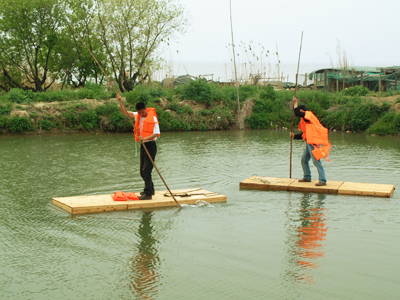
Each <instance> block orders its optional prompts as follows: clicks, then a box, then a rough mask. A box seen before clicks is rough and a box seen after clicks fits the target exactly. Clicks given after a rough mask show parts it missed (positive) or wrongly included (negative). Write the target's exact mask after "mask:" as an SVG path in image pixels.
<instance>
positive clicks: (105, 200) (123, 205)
mask: <svg viewBox="0 0 400 300" xmlns="http://www.w3.org/2000/svg"><path fill="white" fill-rule="evenodd" d="M171 192H172V193H173V194H174V196H175V199H176V200H177V201H178V202H179V204H196V202H197V201H206V202H208V203H214V202H226V196H224V195H221V194H218V193H213V192H210V191H207V190H204V189H201V188H193V189H182V190H173V191H171ZM166 194H167V195H169V193H168V192H167V191H161V192H155V195H153V199H152V200H136V201H114V200H113V199H112V198H111V194H108V195H92V196H75V197H57V198H53V199H52V200H51V202H52V203H53V204H54V205H56V206H58V207H60V208H62V209H63V210H65V211H67V212H69V213H71V214H84V213H92V212H102V211H114V210H130V209H142V208H162V207H170V206H177V204H176V203H175V201H174V199H173V198H172V197H171V196H165V195H166Z"/></svg>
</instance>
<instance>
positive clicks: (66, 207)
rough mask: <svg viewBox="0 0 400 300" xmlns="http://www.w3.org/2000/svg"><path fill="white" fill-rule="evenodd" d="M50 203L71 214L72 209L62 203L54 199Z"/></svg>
mask: <svg viewBox="0 0 400 300" xmlns="http://www.w3.org/2000/svg"><path fill="white" fill-rule="evenodd" d="M51 203H52V204H53V205H55V206H57V207H59V208H61V209H62V210H65V211H66V212H69V213H71V214H72V208H71V207H70V206H68V205H66V204H64V203H61V202H59V201H58V200H57V199H56V198H52V199H51Z"/></svg>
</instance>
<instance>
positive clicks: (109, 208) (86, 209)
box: [71, 204, 128, 215]
mask: <svg viewBox="0 0 400 300" xmlns="http://www.w3.org/2000/svg"><path fill="white" fill-rule="evenodd" d="M121 210H128V205H127V204H125V205H117V206H94V207H74V208H72V212H71V213H72V214H73V215H79V214H88V213H97V212H106V211H121Z"/></svg>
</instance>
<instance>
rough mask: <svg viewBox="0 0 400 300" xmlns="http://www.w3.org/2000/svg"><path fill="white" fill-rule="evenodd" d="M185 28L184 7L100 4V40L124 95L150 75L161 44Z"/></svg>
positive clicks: (150, 0) (126, 1)
mask: <svg viewBox="0 0 400 300" xmlns="http://www.w3.org/2000/svg"><path fill="white" fill-rule="evenodd" d="M186 24H187V19H186V18H185V16H184V11H183V7H182V6H181V5H179V4H177V3H176V2H174V1H171V0H100V1H99V8H98V32H99V36H100V38H101V40H102V43H103V46H104V47H105V49H106V53H107V55H108V60H109V62H110V68H111V70H112V72H113V75H114V77H115V80H116V81H117V83H118V86H119V89H120V90H121V91H122V92H124V91H130V90H132V89H133V88H134V87H135V86H136V85H138V84H141V83H143V82H144V81H145V80H146V79H147V78H148V77H149V76H150V75H151V73H152V72H153V71H154V70H155V69H156V68H157V66H158V58H157V51H158V50H159V47H160V44H161V43H162V41H163V40H166V39H167V38H169V37H171V36H173V35H174V34H175V33H183V32H184V30H185V26H186Z"/></svg>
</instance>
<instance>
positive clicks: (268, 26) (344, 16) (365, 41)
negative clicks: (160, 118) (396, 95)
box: [164, 0, 400, 66]
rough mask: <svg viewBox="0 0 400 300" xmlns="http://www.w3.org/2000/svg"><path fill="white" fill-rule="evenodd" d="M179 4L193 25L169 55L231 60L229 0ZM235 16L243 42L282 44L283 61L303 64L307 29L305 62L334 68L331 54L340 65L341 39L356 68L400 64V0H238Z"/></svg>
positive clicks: (236, 31) (234, 4)
mask: <svg viewBox="0 0 400 300" xmlns="http://www.w3.org/2000/svg"><path fill="white" fill-rule="evenodd" d="M179 2H180V3H181V4H182V5H183V6H184V7H185V10H186V12H187V13H189V14H190V16H191V18H190V26H189V27H188V30H187V33H186V34H185V35H183V36H180V37H179V38H178V39H177V42H173V43H171V44H170V49H168V50H167V51H166V52H168V55H167V56H169V59H171V58H172V60H179V61H200V62H208V61H212V62H224V63H228V62H229V61H230V59H231V56H230V55H231V52H229V50H228V49H227V48H226V46H228V44H229V43H231V32H230V18H229V0H200V1H197V0H179ZM232 17H233V30H234V40H235V44H236V45H237V46H238V45H239V44H240V42H243V43H244V44H246V45H247V46H249V45H250V41H253V45H255V46H258V48H256V49H254V47H253V52H254V53H255V54H256V55H259V54H260V55H261V49H262V48H261V46H264V48H265V50H269V51H270V53H272V52H276V45H277V46H278V50H279V51H278V53H279V58H280V60H281V63H283V64H293V63H295V64H296V63H297V58H298V55H299V46H300V37H301V32H302V31H303V32H304V37H303V47H302V53H301V63H304V64H326V65H327V66H329V65H330V59H329V56H330V57H331V58H332V60H333V62H334V65H335V66H336V65H337V61H338V55H337V53H336V48H337V45H338V41H340V43H341V47H342V50H343V49H344V50H345V52H346V55H347V58H348V60H349V62H350V63H351V65H353V66H393V65H397V66H399V65H400V0H335V1H324V0H304V1H299V0H276V1H265V0H264V1H262V0H246V1H244V0H232ZM259 44H260V45H259ZM237 49H238V51H239V48H237ZM177 51H178V52H179V53H177ZM239 53H240V51H239ZM264 54H265V53H264ZM164 55H166V54H164ZM166 58H167V57H166ZM270 59H271V60H272V59H276V57H273V56H270Z"/></svg>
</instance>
